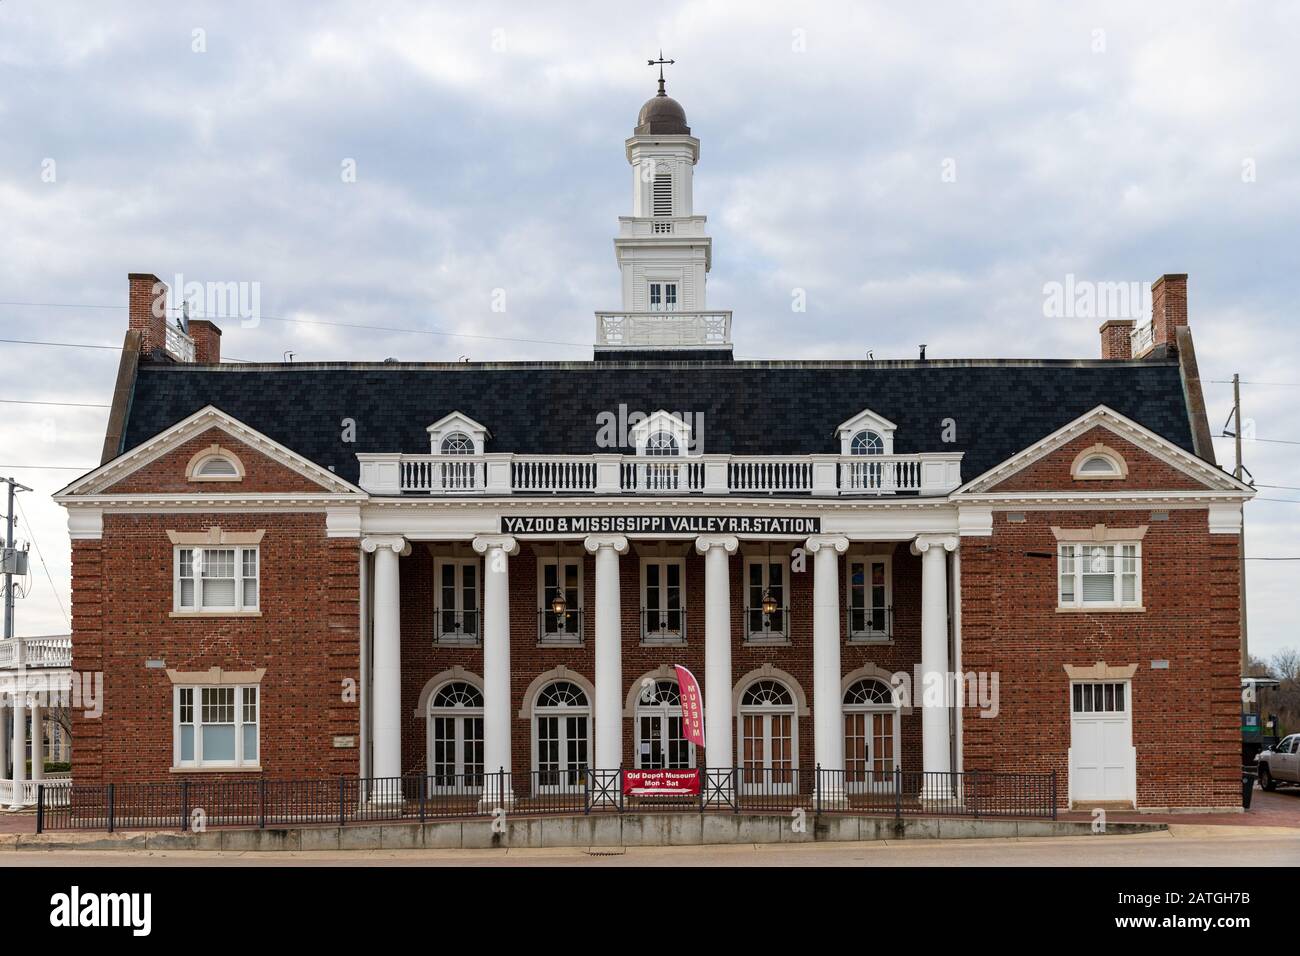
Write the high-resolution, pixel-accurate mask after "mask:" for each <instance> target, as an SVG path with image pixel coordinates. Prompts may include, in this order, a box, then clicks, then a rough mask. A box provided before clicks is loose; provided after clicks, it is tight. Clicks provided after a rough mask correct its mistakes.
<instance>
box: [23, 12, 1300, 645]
mask: <svg viewBox="0 0 1300 956" xmlns="http://www.w3.org/2000/svg"><path fill="white" fill-rule="evenodd" d="M290 6H291V5H289V4H269V3H266V2H261V3H240V2H229V0H225V2H221V3H216V2H212V3H185V4H176V3H148V2H137V3H120V4H104V3H102V2H85V3H65V2H52V0H51V2H40V3H36V2H26V0H0V301H2V302H3V303H4V304H0V337H3V338H7V339H29V340H33V339H34V340H40V341H55V342H67V343H80V344H98V345H109V346H114V347H116V346H118V345H120V344H121V340H122V333H123V331H124V329H125V324H126V314H125V309H124V306H125V304H126V274H127V273H128V272H132V271H138V272H154V273H156V274H157V275H159V276H160V277H163V278H164V279H165V280H167V281H169V282H170V281H173V280H174V277H176V276H177V275H181V276H184V277H185V278H186V279H187V280H198V281H211V282H244V283H256V284H257V288H258V290H259V293H260V310H261V314H262V317H263V320H262V321H261V322H260V323H259V324H257V325H256V326H255V327H248V328H245V327H241V325H240V324H239V323H237V322H221V323H220V324H221V325H222V326H223V330H224V336H223V345H222V348H223V351H224V353H225V354H226V355H227V356H229V357H233V358H239V359H246V360H268V361H279V360H280V359H281V358H282V356H283V355H284V353H285V352H286V351H292V352H294V353H295V355H296V358H297V360H299V361H307V360H337V359H345V358H346V359H365V360H374V359H382V358H385V357H387V356H396V357H400V358H403V359H411V360H420V359H436V360H442V359H456V358H459V357H462V356H468V357H470V358H472V359H474V360H484V359H528V358H544V359H563V358H573V359H583V358H589V357H590V343H591V341H592V337H593V328H594V319H593V315H592V314H593V311H594V310H596V309H617V308H619V304H620V302H619V285H618V273H617V269H616V267H615V263H614V256H613V250H612V246H611V237H612V235H613V234H614V231H615V228H616V217H618V216H619V215H628V214H630V212H631V209H630V180H631V176H630V175H629V172H628V167H627V165H626V160H625V157H624V154H623V140H624V138H625V137H627V136H628V135H630V133H631V130H632V126H633V123H634V121H635V117H636V113H637V110H638V108H639V107H640V105H641V103H642V102H643V101H644V100H645V99H646V98H647V97H648V96H649V95H651V94H652V93H653V92H654V88H655V87H654V74H653V71H651V70H650V69H649V68H648V67H647V66H646V62H645V61H646V59H647V58H648V57H650V56H654V55H655V54H656V52H657V51H658V49H659V48H660V47H661V46H662V48H663V50H664V53H665V55H666V56H669V57H673V58H675V59H676V60H677V61H678V62H677V64H676V65H674V66H671V67H669V68H668V77H669V78H668V89H669V92H670V93H671V94H672V95H673V96H675V97H676V98H677V99H679V100H680V101H681V102H682V104H683V105H684V106H685V108H686V111H687V117H688V121H689V123H690V125H691V127H692V131H693V133H694V134H695V135H696V136H698V137H699V138H700V140H701V143H702V148H701V159H700V164H699V166H698V167H697V171H696V172H697V175H696V180H695V203H696V212H697V213H703V214H706V215H707V216H708V217H709V223H710V230H711V233H712V235H713V237H714V259H713V271H712V273H711V276H710V283H709V304H710V305H711V306H713V307H716V308H731V309H734V310H735V320H734V321H735V326H734V338H735V341H736V352H737V355H738V356H742V357H752V358H768V357H810V358H842V357H864V356H865V355H866V353H867V351H868V350H871V351H872V352H873V353H874V355H875V356H876V357H877V358H887V357H906V358H910V357H914V356H915V354H916V346H917V344H918V343H920V342H925V343H927V344H928V345H929V355H930V356H931V357H942V358H949V357H982V356H1009V357H1095V356H1097V355H1098V354H1099V344H1098V335H1097V325H1098V319H1097V318H1096V317H1093V316H1089V317H1048V316H1045V314H1044V292H1043V290H1044V286H1045V284H1047V283H1052V282H1065V281H1066V277H1067V276H1071V275H1072V276H1074V277H1075V278H1076V280H1077V281H1085V282H1149V281H1150V280H1152V279H1154V278H1155V277H1157V276H1158V275H1160V274H1161V273H1164V272H1187V273H1189V274H1190V279H1189V289H1190V295H1189V313H1190V317H1191V325H1192V329H1193V332H1194V335H1195V338H1196V342H1197V351H1198V356H1199V359H1200V363H1201V371H1202V374H1203V376H1204V378H1205V379H1206V380H1207V385H1206V399H1207V403H1208V406H1209V415H1210V419H1211V427H1212V428H1214V429H1215V430H1216V432H1217V430H1218V429H1219V427H1220V426H1221V424H1222V423H1223V421H1224V419H1225V418H1226V416H1227V414H1228V412H1229V409H1230V405H1231V390H1230V388H1229V387H1228V386H1226V385H1224V384H1221V383H1222V382H1223V381H1224V380H1227V379H1229V378H1230V377H1231V376H1232V374H1233V373H1234V372H1240V373H1241V375H1242V377H1243V379H1245V380H1246V381H1247V382H1249V383H1252V384H1248V385H1247V386H1245V388H1244V407H1245V412H1246V415H1247V416H1248V418H1250V419H1252V420H1253V424H1254V428H1255V435H1256V436H1257V438H1259V439H1268V440H1269V441H1252V442H1250V443H1248V445H1247V447H1246V462H1247V465H1248V466H1249V468H1250V469H1251V471H1252V472H1253V474H1254V475H1255V478H1256V480H1257V481H1258V482H1259V483H1260V484H1261V485H1262V486H1263V485H1274V486H1292V487H1289V488H1287V487H1282V488H1268V487H1264V488H1262V489H1261V494H1260V498H1261V499H1286V500H1257V501H1256V502H1254V503H1252V504H1251V505H1249V506H1248V508H1247V528H1248V553H1249V554H1250V555H1251V556H1252V557H1255V558H1264V557H1294V556H1300V542H1298V541H1297V536H1298V534H1300V488H1297V487H1296V486H1300V472H1298V470H1297V467H1296V466H1297V464H1300V422H1297V421H1296V416H1295V415H1294V413H1293V411H1292V410H1293V409H1294V408H1296V407H1297V404H1300V369H1298V368H1297V367H1296V361H1295V358H1296V355H1297V340H1298V339H1300V332H1298V331H1297V327H1296V322H1295V316H1296V309H1295V302H1296V299H1297V268H1296V266H1297V247H1298V245H1300V244H1298V243H1297V222H1300V124H1298V123H1296V121H1295V118H1296V117H1297V116H1300V102H1298V101H1300V93H1298V92H1297V91H1300V63H1298V62H1297V58H1296V55H1295V39H1296V37H1297V36H1300V6H1297V5H1295V4H1264V3H1232V2H1225V0H1218V2H1214V3H1188V2H1181V3H1177V2H1169V3H1155V2H1145V3H1142V4H1134V3H1132V2H1131V0H1129V2H1125V3H1090V4H1070V5H1066V4H1060V3H1050V4H1047V3H1023V4H1022V3H1000V4H999V3H981V4H951V5H950V4H945V3H933V2H932V3H930V4H926V5H924V6H923V7H918V6H916V5H908V4H891V5H886V4H867V3H862V2H849V3H817V4H804V5H799V6H796V5H790V4H779V5H778V4H763V3H756V2H754V0H749V2H738V3H723V2H710V3H703V2H694V3H674V2H662V3H657V4H650V5H647V4H636V5H621V4H611V3H590V4H569V5H567V8H566V7H565V6H564V5H560V4H555V3H547V4H529V5H525V4H522V3H516V4H490V3H475V4H473V5H469V4H462V5H455V6H456V7H458V8H459V7H464V8H466V9H465V10H464V11H460V10H457V11H456V12H446V13H444V12H439V11H437V10H434V9H431V5H430V4H427V3H400V2H392V3H369V2H358V0H351V2H340V3H334V2H315V3H312V4H310V5H308V4H304V3H300V4H293V5H292V10H290V9H287V8H289V7H290ZM442 6H445V7H448V8H451V7H452V6H453V5H451V4H443V5H442ZM471 6H472V8H473V9H472V11H470V10H469V9H468V8H469V7H471ZM782 7H786V8H789V7H795V10H794V12H788V11H786V10H782V9H781V8H782ZM182 8H183V9H182ZM1085 8H1086V9H1085ZM353 167H354V168H355V171H356V175H355V182H345V181H344V180H345V178H347V177H345V175H344V172H345V171H346V170H347V169H350V168H353ZM494 290H504V295H505V303H506V310H505V311H504V312H494V311H493V310H492V304H493V301H494V299H493V297H494ZM795 290H804V294H805V295H806V299H807V312H806V314H796V313H793V312H792V311H791V301H792V296H793V295H794V294H795ZM14 303H18V304H14ZM31 303H40V304H31ZM289 319H295V320H310V322H304V321H286V320H289ZM331 322H332V323H354V324H361V325H368V326H388V327H392V328H400V329H419V330H424V332H422V333H413V332H375V331H365V330H358V329H353V328H341V327H337V326H334V327H331V326H329V325H324V324H311V323H331ZM434 331H436V332H439V333H459V334H457V335H447V334H429V333H430V332H434ZM474 336H480V337H474ZM511 340H515V341H511ZM518 340H531V341H518ZM0 357H2V358H3V362H2V364H0V381H2V383H3V384H2V385H0V399H4V400H6V402H7V404H3V405H0V449H2V451H0V474H8V473H13V474H15V475H17V476H18V477H19V479H20V480H22V481H23V482H25V483H26V484H28V485H30V486H32V487H33V488H34V489H35V491H34V493H31V494H26V495H23V496H22V507H23V511H22V512H20V515H19V517H20V536H21V537H23V538H25V539H30V538H34V539H35V542H36V544H37V545H38V546H39V548H40V551H41V554H42V555H43V558H44V560H43V561H42V560H41V558H36V559H35V560H34V561H33V572H32V577H31V580H30V582H29V586H30V594H29V595H28V596H27V597H26V598H25V599H23V600H21V601H20V602H19V606H18V630H19V633H24V634H39V633H54V632H66V631H67V630H68V624H67V621H66V618H65V609H66V608H67V605H68V566H69V544H68V537H67V532H66V521H65V516H64V513H63V511H62V509H61V508H59V507H58V506H56V505H54V504H53V502H51V501H50V499H49V495H50V494H51V493H52V492H53V491H55V490H57V489H58V488H59V487H61V486H62V485H63V484H65V483H66V482H67V481H68V480H70V479H71V478H73V477H75V476H76V475H77V474H79V470H78V469H82V468H87V467H90V466H94V465H96V464H97V463H98V461H99V450H100V446H101V444H102V441H103V434H104V426H105V422H106V418H107V409H106V408H98V407H96V408H68V407H57V406H50V405H15V404H8V403H9V402H12V401H14V400H24V401H46V402H84V403H91V404H106V403H108V402H109V401H110V400H111V396H112V386H113V380H114V375H115V372H116V368H117V361H118V353H117V351H115V350H113V349H90V348H67V347H51V346H34V345H16V344H7V343H0ZM1253 383H1272V384H1253ZM1284 442H1295V443H1298V444H1293V445H1288V444H1284ZM1216 445H1217V447H1218V451H1219V454H1220V457H1221V460H1223V461H1230V456H1231V452H1232V448H1231V442H1230V441H1225V440H1220V441H1217V442H1216ZM55 465H61V466H67V467H66V468H65V469H62V470H56V469H54V468H52V467H50V466H55ZM18 466H21V467H18ZM33 466H37V467H33ZM47 570H48V573H49V576H50V577H51V578H52V579H53V587H51V584H50V581H49V580H47V578H46V571H47ZM1298 578H1300V562H1286V561H1264V560H1252V561H1251V562H1250V565H1249V584H1248V589H1249V607H1250V629H1251V647H1252V650H1253V651H1254V652H1256V653H1259V654H1264V655H1267V654H1270V653H1272V652H1273V651H1276V650H1278V649H1280V648H1282V647H1285V646H1295V645H1296V644H1297V643H1300V639H1298V638H1297V637H1296V632H1295V621H1296V594H1297V592H1298V591H1300V587H1298V585H1300V579H1298Z"/></svg>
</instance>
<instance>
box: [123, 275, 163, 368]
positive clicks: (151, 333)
mask: <svg viewBox="0 0 1300 956" xmlns="http://www.w3.org/2000/svg"><path fill="white" fill-rule="evenodd" d="M127 281H128V282H129V288H130V291H129V293H128V296H127V328H128V329H130V330H131V331H133V332H139V333H140V354H141V355H145V356H151V355H153V354H154V353H155V352H157V353H162V352H163V351H165V350H166V348H167V284H166V283H165V282H163V281H162V280H161V279H159V278H158V277H157V276H156V275H154V274H153V273H152V272H132V273H130V274H128V275H127Z"/></svg>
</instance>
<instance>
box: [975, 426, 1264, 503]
mask: <svg viewBox="0 0 1300 956" xmlns="http://www.w3.org/2000/svg"><path fill="white" fill-rule="evenodd" d="M1099 426H1100V427H1102V428H1105V429H1106V430H1107V431H1110V432H1112V433H1114V434H1116V435H1118V436H1119V437H1121V438H1123V439H1125V440H1127V441H1129V442H1131V443H1132V444H1134V445H1137V446H1138V447H1139V448H1141V449H1142V450H1143V451H1145V452H1147V453H1148V454H1150V455H1152V456H1153V457H1155V458H1157V459H1159V460H1160V461H1163V462H1164V463H1165V464H1167V465H1169V466H1170V467H1172V468H1174V469H1176V470H1178V471H1180V472H1182V473H1183V474H1185V475H1187V476H1188V477H1190V478H1193V479H1194V480H1196V481H1200V482H1202V483H1203V484H1205V485H1206V486H1207V489H1208V490H1211V491H1216V490H1217V491H1227V492H1232V493H1233V494H1234V495H1236V496H1238V497H1242V498H1249V497H1252V496H1253V495H1254V494H1255V491H1254V489H1253V488H1251V487H1250V486H1249V485H1247V484H1245V483H1244V482H1240V481H1238V480H1237V479H1235V478H1233V477H1232V476H1231V475H1229V474H1227V473H1226V472H1224V471H1222V470H1220V469H1219V468H1216V467H1215V466H1213V465H1211V464H1210V463H1209V462H1206V461H1203V460H1202V459H1200V458H1197V457H1196V456H1195V455H1193V454H1190V453H1189V452H1187V451H1184V450H1183V449H1182V448H1179V447H1178V446H1177V445H1175V444H1173V443H1172V442H1170V441H1168V440H1167V439H1165V438H1162V437H1161V436H1160V435H1157V434H1156V433H1155V432H1153V431H1151V430H1150V429H1149V428H1146V427H1144V426H1142V425H1139V424H1138V423H1137V422H1135V421H1133V419H1131V418H1128V417H1127V416H1125V415H1121V414H1120V413H1119V412H1117V411H1115V410H1114V409H1113V408H1110V407H1108V406H1106V405H1098V406H1097V407H1096V408H1094V409H1093V410H1092V411H1090V412H1086V413H1084V414H1083V415H1080V416H1079V417H1078V418H1076V419H1075V420H1074V421H1072V422H1070V423H1069V424H1067V425H1065V426H1063V427H1062V428H1059V429H1057V430H1056V431H1054V432H1052V433H1051V434H1050V435H1047V436H1046V437H1044V438H1041V439H1039V440H1038V441H1036V442H1035V443H1034V444H1032V445H1030V446H1029V447H1027V448H1025V449H1024V450H1023V451H1019V452H1017V453H1016V454H1014V455H1012V456H1011V457H1010V458H1008V459H1006V461H1003V462H1002V463H1000V464H998V465H995V466H994V467H992V468H990V469H989V470H988V471H986V472H984V474H982V475H979V476H977V477H975V478H973V479H971V480H970V481H968V482H966V484H964V485H962V486H961V487H960V488H958V489H957V490H956V491H954V492H953V493H952V497H953V499H954V500H960V501H970V500H983V499H982V497H980V494H979V493H980V492H983V491H986V490H987V489H989V488H992V487H995V486H997V485H998V484H1000V483H1001V482H1003V481H1005V480H1006V479H1007V478H1010V477H1011V476H1012V475H1014V474H1016V473H1017V472H1019V471H1022V470H1023V469H1024V468H1026V467H1028V466H1029V465H1031V464H1033V463H1034V462H1036V461H1039V460H1041V459H1042V458H1044V457H1045V456H1046V455H1048V454H1050V453H1051V452H1053V451H1055V450H1056V449H1058V448H1060V447H1061V446H1063V445H1065V444H1067V443H1068V442H1070V441H1072V440H1073V439H1075V438H1078V437H1079V436H1080V435H1082V434H1085V433H1086V432H1088V431H1089V430H1090V429H1093V428H1096V427H1099ZM984 497H987V496H984Z"/></svg>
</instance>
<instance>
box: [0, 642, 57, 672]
mask: <svg viewBox="0 0 1300 956" xmlns="http://www.w3.org/2000/svg"><path fill="white" fill-rule="evenodd" d="M71 666H72V638H71V637H11V638H10V639H9V640H7V641H0V668H15V667H71Z"/></svg>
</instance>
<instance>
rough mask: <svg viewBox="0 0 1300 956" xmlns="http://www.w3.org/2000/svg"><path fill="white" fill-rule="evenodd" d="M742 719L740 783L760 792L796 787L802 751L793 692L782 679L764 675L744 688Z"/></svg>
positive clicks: (741, 706)
mask: <svg viewBox="0 0 1300 956" xmlns="http://www.w3.org/2000/svg"><path fill="white" fill-rule="evenodd" d="M737 719H738V720H739V722H740V728H739V731H740V733H739V737H740V766H741V778H740V783H741V785H742V786H743V787H745V788H746V789H748V790H751V791H753V792H758V793H781V792H791V791H793V790H794V789H795V788H796V784H797V780H796V775H797V772H798V771H797V768H798V766H799V751H798V747H797V746H796V745H797V738H796V734H797V727H796V720H795V703H794V695H792V694H791V693H790V689H789V688H788V687H786V686H785V684H783V683H782V682H781V681H779V680H772V679H770V678H763V679H761V680H756V681H754V683H752V684H750V685H749V686H748V687H747V688H745V692H744V693H743V694H741V696H740V709H739V713H738V714H737Z"/></svg>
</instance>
